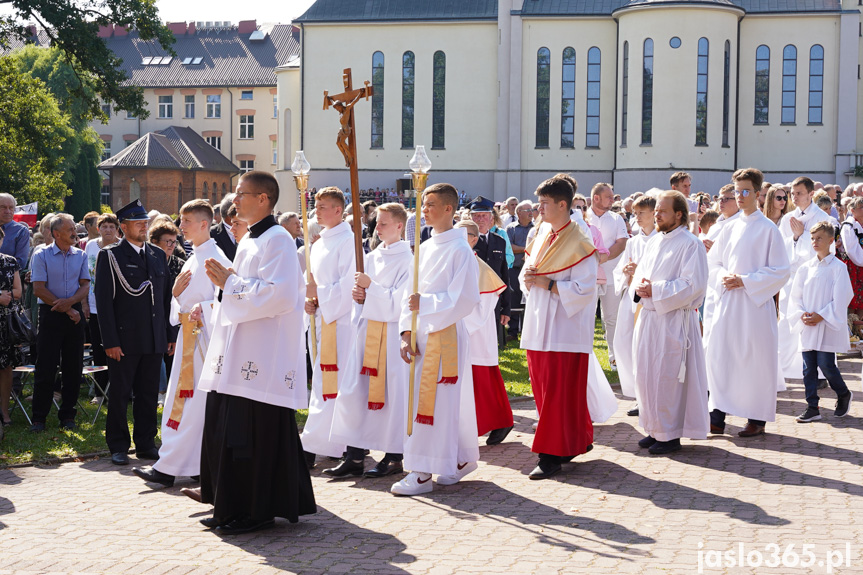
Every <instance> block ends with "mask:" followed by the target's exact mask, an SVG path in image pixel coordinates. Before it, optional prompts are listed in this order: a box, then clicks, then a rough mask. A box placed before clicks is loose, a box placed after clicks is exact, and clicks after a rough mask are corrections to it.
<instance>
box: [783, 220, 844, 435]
mask: <svg viewBox="0 0 863 575" xmlns="http://www.w3.org/2000/svg"><path fill="white" fill-rule="evenodd" d="M835 233H836V231H835V228H834V227H833V225H832V224H830V222H827V221H821V222H818V223H816V224H815V225H814V226H812V227H811V228H810V230H809V234H810V236H811V238H812V239H811V243H812V249H813V250H814V251H815V257H814V258H812V259H811V260H809V261H807V262H806V263H804V264H803V265H802V266H800V268H799V269H798V270H797V275H795V276H794V283H793V285H792V286H791V294H790V296H789V300H788V321H789V323H790V324H791V331H792V332H794V333H797V334H799V336H800V349H801V350H802V352H803V385H804V387H805V388H806V404H807V407H806V411H805V412H803V413H802V414H800V415H799V416H798V417H797V421H798V422H800V423H809V422H810V421H816V420H819V419H821V411H820V410H819V409H818V399H819V398H818V369H819V368H820V369H821V372H822V373H823V374H824V377H826V378H827V382H828V383H829V384H830V387H831V388H833V391H835V392H836V410H835V411H834V412H833V415H835V416H836V417H845V416H846V415H848V408H849V406H850V405H851V398H852V393H851V390H849V389H848V386H847V385H845V380H843V379H842V374H841V373H839V368H838V367H836V352H844V351H848V328H847V324H846V313H847V310H848V304H849V303H851V299H852V298H853V297H854V290H853V288H852V287H851V280H850V279H849V277H848V268H847V267H846V266H845V264H844V263H842V262H841V261H840V260H838V259H836V256H834V255H833V254H831V253H830V249H831V247H832V246H833V237H834V234H835Z"/></svg>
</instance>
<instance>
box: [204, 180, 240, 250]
mask: <svg viewBox="0 0 863 575" xmlns="http://www.w3.org/2000/svg"><path fill="white" fill-rule="evenodd" d="M233 205H234V194H228V195H227V196H225V199H224V200H222V203H221V204H219V208H218V210H216V212H217V213H220V214H221V216H222V221H221V222H220V223H218V224H214V225H213V227H212V228H210V237H211V238H213V239H214V240H216V245H217V246H219V247H220V248H221V249H222V251H223V252H225V255H226V256H228V259H229V260H231V261H234V256H235V255H236V254H237V242H236V241H235V240H234V236H233V235H232V234H231V216H229V215H228V210H230V209H231V206H233Z"/></svg>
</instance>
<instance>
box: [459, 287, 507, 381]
mask: <svg viewBox="0 0 863 575" xmlns="http://www.w3.org/2000/svg"><path fill="white" fill-rule="evenodd" d="M504 287H506V286H504ZM500 293H501V292H500V291H496V292H489V293H481V294H480V295H479V299H480V302H479V305H478V306H476V307H475V308H473V311H471V312H470V314H468V315H467V316H466V317H465V318H464V325H465V327H466V328H467V332H468V334H470V363H471V365H486V366H490V365H498V364H499V353H500V352H499V351H498V347H497V325H496V321H495V319H496V318H495V315H494V308H495V306H496V305H497V302H498V299H500Z"/></svg>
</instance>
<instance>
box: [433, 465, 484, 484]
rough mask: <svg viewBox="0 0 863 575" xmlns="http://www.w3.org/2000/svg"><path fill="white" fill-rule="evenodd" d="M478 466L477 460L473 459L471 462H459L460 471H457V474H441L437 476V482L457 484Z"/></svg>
mask: <svg viewBox="0 0 863 575" xmlns="http://www.w3.org/2000/svg"><path fill="white" fill-rule="evenodd" d="M477 467H479V466H478V465H477V464H476V461H471V462H470V463H459V464H458V471H456V472H455V475H440V476H439V477H438V478H437V484H438V485H455V484H456V483H458V482H459V481H461V478H462V477H464V476H465V475H467V474H468V473H471V472H473V471H476V469H477Z"/></svg>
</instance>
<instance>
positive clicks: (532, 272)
mask: <svg viewBox="0 0 863 575" xmlns="http://www.w3.org/2000/svg"><path fill="white" fill-rule="evenodd" d="M536 272H537V269H536V266H527V267H526V268H525V270H524V287H526V288H527V291H530V288H532V287H534V286H536V287H538V288H540V289H548V284H549V282H550V280H549V279H548V278H547V277H545V276H541V275H537V273H536Z"/></svg>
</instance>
